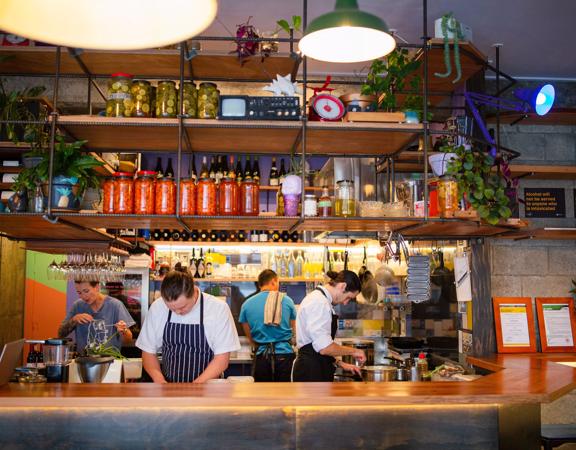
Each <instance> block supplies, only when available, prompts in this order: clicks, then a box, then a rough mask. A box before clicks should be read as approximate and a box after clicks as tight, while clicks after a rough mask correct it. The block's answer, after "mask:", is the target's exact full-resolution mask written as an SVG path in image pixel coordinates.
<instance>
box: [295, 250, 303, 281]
mask: <svg viewBox="0 0 576 450" xmlns="http://www.w3.org/2000/svg"><path fill="white" fill-rule="evenodd" d="M303 273H304V257H303V256H302V250H301V251H299V252H298V257H297V258H296V264H295V267H294V276H295V277H301V276H302V275H303Z"/></svg>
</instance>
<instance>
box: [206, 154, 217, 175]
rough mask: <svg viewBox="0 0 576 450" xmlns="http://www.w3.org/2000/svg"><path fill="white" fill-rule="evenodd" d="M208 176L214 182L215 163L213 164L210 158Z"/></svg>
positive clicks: (212, 158)
mask: <svg viewBox="0 0 576 450" xmlns="http://www.w3.org/2000/svg"><path fill="white" fill-rule="evenodd" d="M208 176H209V177H210V178H212V179H213V180H216V163H215V162H214V157H213V156H211V157H210V172H208Z"/></svg>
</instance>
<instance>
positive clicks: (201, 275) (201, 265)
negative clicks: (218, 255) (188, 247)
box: [196, 249, 206, 278]
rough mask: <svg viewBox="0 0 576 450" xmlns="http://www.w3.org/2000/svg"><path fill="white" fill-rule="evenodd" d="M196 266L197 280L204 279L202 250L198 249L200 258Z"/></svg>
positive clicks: (204, 270)
mask: <svg viewBox="0 0 576 450" xmlns="http://www.w3.org/2000/svg"><path fill="white" fill-rule="evenodd" d="M196 265H197V266H198V278H204V277H205V276H206V266H205V264H204V252H203V249H200V258H198V262H197V263H196Z"/></svg>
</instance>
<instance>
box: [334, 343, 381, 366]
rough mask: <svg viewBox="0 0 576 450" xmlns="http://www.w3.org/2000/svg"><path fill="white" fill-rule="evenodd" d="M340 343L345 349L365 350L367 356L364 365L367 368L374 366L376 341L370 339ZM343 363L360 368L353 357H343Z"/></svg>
mask: <svg viewBox="0 0 576 450" xmlns="http://www.w3.org/2000/svg"><path fill="white" fill-rule="evenodd" d="M340 343H341V344H342V345H344V346H345V347H354V348H358V349H360V350H363V351H364V353H365V354H366V362H365V363H364V364H366V365H367V366H372V365H373V364H374V341H370V340H368V339H343V340H342V341H340ZM342 361H344V362H345V363H349V364H354V365H356V366H358V367H360V364H359V363H358V362H357V361H356V359H354V357H353V356H351V355H345V356H343V357H342Z"/></svg>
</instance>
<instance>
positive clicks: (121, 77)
mask: <svg viewBox="0 0 576 450" xmlns="http://www.w3.org/2000/svg"><path fill="white" fill-rule="evenodd" d="M131 87H132V75H130V74H129V73H123V72H117V73H113V74H112V75H111V76H110V79H109V80H108V96H107V98H106V117H130V116H131V115H132V109H133V107H134V102H133V98H132V92H131Z"/></svg>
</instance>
